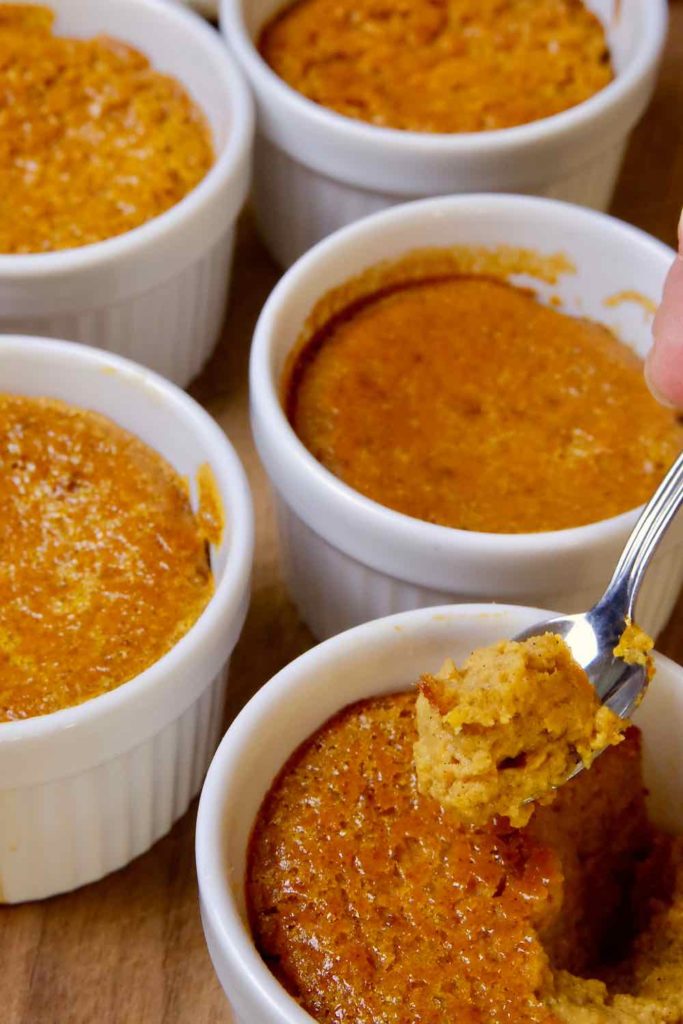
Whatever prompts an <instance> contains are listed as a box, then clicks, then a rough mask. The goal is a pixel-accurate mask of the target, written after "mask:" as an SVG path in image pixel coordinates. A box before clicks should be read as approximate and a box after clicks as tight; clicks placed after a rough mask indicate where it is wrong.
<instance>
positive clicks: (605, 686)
mask: <svg viewBox="0 0 683 1024" xmlns="http://www.w3.org/2000/svg"><path fill="white" fill-rule="evenodd" d="M682 502H683V453H682V454H681V455H679V456H678V458H677V459H676V461H675V462H674V464H673V466H672V467H671V469H670V470H669V472H668V473H667V474H666V476H665V477H664V479H663V480H662V482H661V484H660V485H659V487H658V488H657V490H656V491H655V493H654V495H653V496H652V498H651V499H650V501H649V502H648V504H647V505H646V506H645V508H644V510H643V513H642V515H641V516H640V518H639V520H638V522H637V523H636V525H635V528H634V530H633V532H632V534H631V536H630V537H629V539H628V540H627V542H626V546H625V547H624V550H623V552H622V554H621V557H620V559H619V562H618V563H617V567H616V569H615V570H614V575H613V576H612V579H611V580H610V582H609V585H608V587H607V590H606V591H605V593H604V595H603V597H601V598H600V600H599V601H598V602H597V604H595V605H593V607H592V608H591V609H590V610H589V611H587V612H581V613H578V614H576V615H557V616H554V617H553V618H551V619H545V620H543V621H541V622H539V623H536V624H535V625H533V626H531V627H529V628H528V629H525V630H524V631H523V632H521V633H518V634H517V636H516V637H515V639H516V640H528V639H529V638H530V637H533V636H540V635H542V634H543V633H555V634H557V635H558V636H561V637H562V639H563V640H564V641H565V643H566V644H567V646H568V647H569V649H570V651H571V652H572V655H573V657H574V660H575V661H577V662H578V664H579V665H580V666H581V667H582V668H583V669H584V671H585V672H586V675H587V676H588V678H589V680H590V682H591V683H592V684H593V686H594V687H595V691H596V693H597V695H598V698H599V700H600V703H601V704H603V705H605V706H606V707H608V708H609V709H610V710H611V711H613V712H614V713H615V714H616V715H618V716H619V717H620V718H628V717H629V716H630V714H631V713H632V712H633V711H634V710H635V708H636V707H637V706H638V704H639V703H640V701H641V700H642V698H643V696H644V694H645V691H646V688H647V685H648V682H649V678H650V676H649V673H648V669H647V664H640V663H635V664H633V663H630V662H628V661H626V660H624V659H623V658H621V657H619V656H617V655H615V653H614V650H615V648H616V647H617V645H618V644H619V641H620V640H621V638H622V635H623V633H624V630H625V629H626V628H627V627H628V626H629V625H630V624H631V622H632V620H633V616H634V610H635V604H636V598H637V596H638V591H639V589H640V585H641V583H642V581H643V577H644V575H645V571H646V569H647V567H648V565H649V563H650V560H651V559H652V556H653V555H654V553H655V551H656V549H657V546H658V544H659V542H660V540H661V539H662V537H663V536H664V534H665V532H666V530H667V529H668V527H669V526H670V524H671V522H672V521H673V519H674V518H675V516H676V513H677V512H678V510H679V508H680V506H681V503H682ZM643 660H645V659H643ZM582 768H583V764H582V763H581V762H580V761H579V762H578V763H577V766H576V769H575V770H574V771H573V772H572V773H571V775H570V776H569V778H573V777H574V776H575V775H576V774H577V773H578V772H580V771H581V769H582Z"/></svg>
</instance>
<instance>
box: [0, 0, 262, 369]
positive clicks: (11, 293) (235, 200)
mask: <svg viewBox="0 0 683 1024" xmlns="http://www.w3.org/2000/svg"><path fill="white" fill-rule="evenodd" d="M21 2H28V0H21ZM50 7H52V8H53V9H54V10H55V11H56V13H57V21H56V31H57V32H59V33H63V34H65V35H75V36H86V37H91V36H96V35H98V34H102V33H105V34H108V35H110V36H114V37H117V38H119V39H123V40H125V41H126V42H127V43H130V44H132V45H133V46H135V47H137V48H138V49H140V50H141V51H142V52H143V53H144V54H145V55H146V56H148V57H149V58H150V60H151V61H152V63H153V64H154V66H155V67H156V68H158V69H159V70H160V71H163V72H165V73H167V74H171V75H174V76H175V77H176V78H177V79H178V80H179V81H180V82H182V84H183V85H184V86H185V87H186V88H187V90H188V91H189V93H190V95H191V96H192V98H193V99H194V100H195V102H196V103H197V104H198V106H199V107H200V108H201V109H202V110H203V112H204V114H205V115H206V117H207V119H208V122H209V124H210V127H211V130H212V135H213V142H214V148H215V151H216V162H215V164H214V166H213V167H212V168H211V170H210V171H209V173H208V174H207V175H206V177H205V178H204V179H203V181H201V182H200V183H199V185H198V186H197V187H196V188H195V189H193V191H192V192H190V193H189V194H188V195H187V196H186V197H185V198H184V199H182V200H181V202H179V203H178V204H177V205H176V206H174V207H172V208H171V209H170V210H167V211H166V212H165V213H163V214H161V216H159V217H155V218H154V219H153V220H151V221H148V222H147V223H146V224H143V225H141V226H140V227H139V228H135V229H134V230H133V231H128V232H126V233H125V234H123V235H119V236H117V237H115V238H110V239H106V240H105V241H103V242H97V243H95V244H93V245H86V246H82V247H81V248H78V249H68V250H62V251H60V252H52V253H31V254H27V255H20V256H14V255H6V254H5V255H0V332H2V333H5V334H11V333H22V334H35V335H40V336H49V337H56V338H70V339H72V340H74V341H81V342H86V343H88V344H90V345H95V346H97V347H98V348H102V349H106V350H107V351H110V352H116V353H118V354H119V355H124V356H128V357H130V358H131V359H135V360H137V361H138V362H140V363H143V364H144V365H145V366H148V367H151V368H152V369H154V370H156V371H157V372H158V373H161V374H163V375H164V376H165V377H168V378H169V379H170V380H173V381H175V383H176V384H181V385H185V384H187V383H188V382H189V381H190V380H191V379H192V377H194V376H195V375H196V374H197V373H198V372H199V370H200V369H201V368H202V366H203V364H204V363H205V362H206V360H207V359H208V357H209V355H210V354H211V351H212V349H213V347H214V345H215V344H216V341H217V339H218V336H219V333H220V328H221V324H222V322H223V316H224V312H225V304H226V299H227V294H228V286H229V281H230V268H231V260H232V251H233V241H234V239H233V235H234V225H235V221H236V219H237V215H238V213H239V211H240V209H241V207H242V204H243V202H244V198H245V195H246V193H247V190H248V187H249V177H250V163H251V145H252V137H253V111H252V102H251V97H250V95H249V90H248V88H247V86H246V84H245V83H244V80H243V77H242V74H241V72H240V70H239V68H238V67H237V66H236V64H235V62H234V61H233V60H232V58H231V57H230V55H229V54H228V53H227V52H226V48H225V46H224V45H223V43H222V41H221V39H220V37H219V36H218V35H217V34H216V32H215V30H214V29H212V28H211V27H210V26H209V25H207V24H206V23H205V22H204V21H203V20H202V19H201V18H200V17H199V16H198V15H195V14H193V13H192V12H191V11H188V10H185V9H184V8H183V7H180V6H179V5H177V4H175V3H166V2H165V0H87V3H84V2H83V0H50Z"/></svg>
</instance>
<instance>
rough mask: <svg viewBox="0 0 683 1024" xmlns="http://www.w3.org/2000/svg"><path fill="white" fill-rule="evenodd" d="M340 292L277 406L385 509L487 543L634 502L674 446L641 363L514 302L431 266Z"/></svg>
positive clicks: (481, 282)
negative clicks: (492, 536)
mask: <svg viewBox="0 0 683 1024" xmlns="http://www.w3.org/2000/svg"><path fill="white" fill-rule="evenodd" d="M444 259H445V258H444ZM416 260H417V257H416ZM446 262H447V261H446ZM409 264H410V259H409V258H407V260H406V267H408V266H409ZM419 266H420V262H419V260H417V262H416V267H418V268H419ZM381 277H382V275H381V274H378V277H377V279H378V281H380V282H381ZM373 280H374V278H373ZM351 284H353V283H351ZM353 287H354V288H355V285H354V286H353ZM359 288H360V286H359ZM340 293H343V289H338V290H336V292H335V293H330V295H331V296H334V300H333V301H332V299H331V300H330V303H331V305H330V308H331V312H330V314H329V315H327V314H326V313H325V312H324V311H325V309H326V301H325V299H323V300H321V303H320V304H319V309H318V311H317V312H316V310H314V312H313V314H312V320H311V324H312V326H309V327H307V328H306V329H305V331H304V334H303V335H302V337H301V338H300V340H299V344H298V346H297V347H296V349H295V353H294V355H293V357H292V359H291V360H290V365H289V367H288V368H287V371H286V374H285V379H284V396H283V401H284V405H285V409H286V412H287V415H288V418H289V421H290V423H291V424H292V427H293V428H294V430H295V431H296V433H297V435H298V436H299V438H300V439H301V441H302V442H303V443H304V445H305V446H306V447H307V448H308V449H309V451H310V452H311V453H312V454H313V455H314V456H315V457H316V458H317V459H318V460H319V461H320V462H321V463H322V464H323V466H325V467H326V468H327V469H329V470H330V471H331V472H332V473H334V474H335V475H336V476H338V477H339V478H340V479H341V480H343V481H344V482H345V483H347V484H348V485H349V486H350V487H353V488H354V489H355V490H357V491H359V492H360V493H361V494H364V495H366V496H367V497H368V498H372V499H373V500H374V501H377V502H379V503H380V504H382V505H385V506H386V507H388V508H391V509H394V510H396V511H398V512H402V513H404V514H405V515H408V516H413V517H414V518H416V519H422V520H424V521H426V522H430V523H438V524H441V525H443V526H450V527H454V528H457V529H462V530H476V531H482V532H490V533H534V532H539V531H546V530H560V529H564V528H567V527H575V526H581V525H584V524H586V523H593V522H596V521H598V520H601V519H607V518H609V517H611V516H615V515H618V514H619V513H622V512H625V511H627V510H628V509H631V508H634V507H636V506H638V505H640V504H641V503H643V502H645V501H646V500H647V499H648V498H649V497H650V496H651V494H652V493H653V491H654V490H655V488H656V487H657V485H658V484H659V483H660V481H661V480H662V478H663V476H664V474H665V473H666V471H667V469H668V468H669V466H670V465H671V463H672V462H673V461H674V459H675V457H676V455H677V454H678V452H679V451H680V449H681V447H683V429H682V428H681V426H680V424H679V423H678V421H677V418H676V414H675V413H674V412H673V411H671V410H668V409H665V408H663V407H662V406H660V405H659V404H658V403H657V402H656V401H655V400H654V398H652V396H651V395H650V393H649V391H648V389H647V387H646V385H645V382H644V379H643V372H642V363H641V361H640V359H639V358H638V357H637V356H636V355H635V354H634V353H633V352H632V351H631V350H630V349H629V348H627V346H626V345H624V344H622V343H621V342H620V341H618V339H617V338H616V337H615V335H614V334H612V333H611V332H610V331H609V330H608V329H607V328H605V327H603V326H602V325H600V324H598V323H594V322H592V321H590V320H585V319H579V318H577V317H573V316H569V315H567V314H565V313H562V312H559V311H558V310H557V309H554V308H551V307H549V306H544V305H542V304H541V303H540V302H539V301H537V299H536V298H535V296H534V295H533V293H532V292H530V291H528V290H525V289H522V288H518V287H515V286H513V285H511V284H508V283H506V282H505V281H503V280H501V279H499V278H496V277H493V276H491V277H489V276H486V275H483V274H482V275H480V274H467V273H459V272H457V270H454V271H452V272H450V273H449V272H447V271H445V270H443V267H442V270H441V272H440V273H439V274H436V273H435V274H434V275H431V276H419V270H415V272H414V276H413V277H411V278H410V279H409V278H408V277H405V278H404V279H403V280H398V281H396V280H392V281H390V283H388V284H386V285H382V284H381V283H380V284H378V285H377V287H376V288H373V290H372V291H371V292H369V293H367V294H361V295H360V297H358V295H355V297H354V292H353V288H350V293H351V298H350V299H349V300H348V302H347V303H346V304H345V305H341V302H342V300H341V299H340Z"/></svg>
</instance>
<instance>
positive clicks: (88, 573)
mask: <svg viewBox="0 0 683 1024" xmlns="http://www.w3.org/2000/svg"><path fill="white" fill-rule="evenodd" d="M212 522H214V518H213V517H212ZM214 525H215V522H214ZM213 539H215V534H214V535H213ZM0 551H1V552H2V555H1V556H0V723H2V722H6V721H11V720H14V719H22V718H29V717H31V716H33V715H43V714H46V713H48V712H51V711H57V710H59V709H61V708H65V707H69V706H71V705H74V704H80V703H82V702H83V701H85V700H88V699H89V698H91V697H96V696H98V695H99V694H102V693H105V692H107V691H108V690H112V689H114V688H115V687H117V686H119V685H120V684H121V683H125V682H126V681H127V680H129V679H132V678H133V677H134V676H136V675H138V674H139V673H140V672H142V671H143V670H144V669H146V668H148V667H149V666H150V665H152V664H153V663H154V662H155V661H157V660H158V659H159V658H160V657H161V656H162V655H163V654H165V653H166V652H167V651H168V650H170V648H171V647H173V645H174V644H175V643H176V642H177V641H178V640H179V639H180V638H181V637H182V636H184V634H185V633H186V632H187V631H188V629H189V628H190V627H191V626H192V625H193V623H194V622H195V620H196V619H197V617H198V616H199V615H200V614H201V612H202V611H203V609H204V607H205V606H206V604H207V602H208V601H209V599H210V597H211V595H212V593H213V579H212V575H211V569H210V566H209V559H208V554H207V540H206V535H205V533H204V531H203V529H201V528H200V525H199V522H198V519H197V518H196V517H195V515H194V514H193V512H192V508H191V506H190V501H189V497H188V492H187V487H186V486H185V484H184V483H183V481H182V480H181V479H180V477H179V476H178V474H177V473H176V472H175V470H173V469H172V467H171V466H170V465H169V464H168V463H167V462H166V461H165V460H164V459H162V457H161V456H160V455H159V454H157V452H155V451H153V450H152V449H151V448H149V447H148V446H147V445H146V444H143V443H142V441H140V440H138V438H136V437H134V436H133V435H132V434H129V433H128V432H127V431H125V430H123V429H121V427H118V426H117V425H116V424H115V423H113V422H111V421H110V420H108V419H106V418H105V417H104V416H100V415H98V414H97V413H93V412H86V411H84V410H82V409H77V408H75V407H73V406H69V405H65V404H64V403H63V402H59V401H56V400H53V399H47V398H25V397H20V396H15V395H0ZM0 728H1V725H0Z"/></svg>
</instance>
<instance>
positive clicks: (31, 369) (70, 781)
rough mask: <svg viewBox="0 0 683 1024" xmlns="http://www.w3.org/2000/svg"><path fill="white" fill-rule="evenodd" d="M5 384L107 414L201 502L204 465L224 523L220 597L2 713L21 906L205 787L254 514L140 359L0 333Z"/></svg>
mask: <svg viewBox="0 0 683 1024" xmlns="http://www.w3.org/2000/svg"><path fill="white" fill-rule="evenodd" d="M0 391H5V392H14V393H17V394H26V395H48V396H51V397H54V398H60V399H62V400H64V401H66V402H70V403H72V404H74V405H78V406H81V407H86V408H89V409H94V410H96V411H97V412H100V413H103V414H104V415H105V416H109V417H110V418H111V419H112V420H114V421H115V422H117V423H118V424H120V425H121V426H122V427H125V428H126V429H127V430H130V431H131V432H132V433H134V434H136V435H137V436H138V437H139V438H141V439H142V440H143V441H145V442H146V443H147V444H149V445H150V446H151V447H152V448H154V449H156V451H158V452H159V453H160V454H161V455H162V456H164V458H166V459H167V460H168V461H169V462H170V463H171V464H172V465H173V466H174V467H175V469H176V470H177V471H178V472H179V473H180V474H181V475H183V476H184V477H186V478H187V479H188V480H189V481H190V484H191V487H192V489H193V498H196V493H195V487H194V481H195V478H196V473H197V470H198V468H199V466H201V465H202V464H203V463H208V465H209V466H210V468H211V470H212V472H213V476H214V479H215V481H216V486H217V489H218V493H219V494H220V498H221V502H222V504H223V508H224V511H225V519H226V526H225V531H224V536H223V539H222V541H221V543H220V545H219V546H218V547H217V548H215V549H212V553H211V562H212V568H213V572H214V577H215V581H216V590H215V593H214V595H213V597H212V598H211V600H210V601H209V603H208V605H207V607H206V608H205V610H204V612H203V613H202V614H201V616H200V617H199V619H198V620H197V622H196V623H195V624H194V626H192V628H191V629H190V630H189V632H188V633H187V634H186V635H185V636H184V637H183V638H182V639H181V640H180V641H179V642H178V643H177V644H176V645H175V647H173V649H172V650H171V651H169V652H168V654H166V655H164V657H162V658H161V659H160V660H159V661H158V662H156V663H155V664H154V665H152V666H151V667H150V668H148V669H147V670H146V671H145V672H143V673H141V674H140V675H139V676H137V677H136V678H135V679H132V680H131V681H130V682H128V683H125V684H124V685H123V686H120V687H119V688H118V689H116V690H113V691H111V692H110V693H106V694H104V695H103V696H101V697H96V698H94V699H93V700H89V701H86V702H85V703H84V704H80V705H78V706H77V707H72V708H67V709H65V710H63V711H57V712H54V713H53V714H50V715H44V716H39V717H36V718H30V719H26V720H23V721H17V722H3V723H0V903H1V902H7V903H16V902H19V901H22V900H31V899H40V898H42V897H44V896H51V895H53V894H55V893H58V892H64V891H65V890H68V889H74V888H76V887H77V886H79V885H84V884H85V883H86V882H92V881H95V880H96V879H98V878H101V877H102V876H103V875H106V874H107V873H108V872H110V871H114V870H115V869H116V868H120V867H122V866H123V865H124V864H127V863H128V861H130V860H132V859H133V857H137V856H138V854H140V853H143V852H144V851H145V850H146V849H147V848H148V847H149V846H151V845H152V843H154V842H155V841H156V840H157V839H159V838H160V836H162V835H164V833H165V832H167V831H168V830H169V829H170V827H171V825H172V824H173V822H174V821H176V819H177V818H179V817H180V816H181V815H182V814H183V813H184V811H185V810H186V808H187V806H188V804H189V802H190V800H191V799H192V797H193V796H194V795H195V794H196V793H197V792H198V790H199V788H200V786H201V783H202V779H203V777H204V773H205V771H206V768H207V766H208V764H209V761H210V759H211V756H212V754H213V751H214V749H215V745H216V742H217V740H218V737H219V735H220V728H221V722H222V709H223V699H224V694H225V684H226V677H227V669H228V663H229V659H230V655H231V653H232V650H233V648H234V646H235V644H236V642H237V638H238V636H239V633H240V630H241V628H242V624H243V621H244V616H245V614H246V609H247V604H248V601H249V590H250V577H251V561H252V552H253V514H252V508H251V498H250V495H249V487H248V484H247V481H246V477H245V475H244V472H243V470H242V467H241V465H240V462H239V460H238V458H237V456H236V454H235V452H234V450H233V448H232V446H231V445H230V443H229V441H228V440H227V438H226V437H225V435H224V433H223V432H222V430H221V429H220V428H219V427H218V426H217V425H216V423H214V421H213V420H212V418H211V417H210V416H209V415H208V413H206V412H204V410H203V409H202V408H201V407H200V406H199V405H197V403H196V402H194V401H193V400H192V399H191V398H189V397H188V396H187V395H185V394H183V392H182V391H180V390H179V389H178V388H176V387H174V386H173V385H172V384H169V383H168V382H167V381H165V380H163V379H162V378H161V377H158V376H157V375H156V374H154V373H151V372H150V371H148V370H145V369H143V368H142V367H141V366H137V365H136V364H135V363H131V362H129V361H128V360H125V359H120V358H118V357H116V356H112V355H108V354H105V353H101V352H97V351H95V350H93V349H91V348H89V347H87V346H81V345H74V344H69V343H67V342H60V341H55V342H53V343H52V344H50V345H46V344H45V342H44V340H43V339H36V338H26V337H8V338H0ZM3 558H10V559H11V551H9V552H3Z"/></svg>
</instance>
